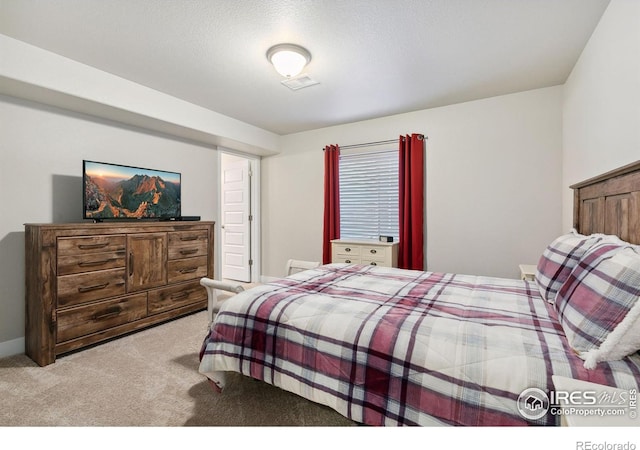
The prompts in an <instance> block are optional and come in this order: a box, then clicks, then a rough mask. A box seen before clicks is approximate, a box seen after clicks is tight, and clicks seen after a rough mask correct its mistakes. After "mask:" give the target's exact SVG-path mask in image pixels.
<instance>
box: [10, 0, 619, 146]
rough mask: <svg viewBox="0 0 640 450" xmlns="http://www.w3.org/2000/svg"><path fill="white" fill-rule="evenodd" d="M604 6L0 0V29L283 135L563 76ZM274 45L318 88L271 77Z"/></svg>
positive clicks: (420, 0)
mask: <svg viewBox="0 0 640 450" xmlns="http://www.w3.org/2000/svg"><path fill="white" fill-rule="evenodd" d="M608 3H609V1H608V0H606V1H605V0H349V1H345V0H322V1H320V0H313V1H311V0H306V1H305V0H270V1H264V0H189V1H185V0H55V1H42V0H0V33H2V34H5V35H7V36H10V37H13V38H15V39H19V40H21V41H24V42H27V43H29V44H32V45H36V46H38V47H41V48H43V49H46V50H49V51H52V52H54V53H57V54H59V55H62V56H65V57H68V58H71V59H73V60H76V61H79V62H82V63H84V64H88V65H90V66H93V67H96V68H98V69H101V70H104V71H106V72H109V73H112V74H115V75H118V76H120V77H123V78H126V79H128V80H131V81H134V82H137V83H139V84H142V85H145V86H148V87H150V88H153V89H156V90H158V91H162V92H165V93H167V94H170V95H173V96H175V97H178V98H181V99H183V100H186V101H189V102H191V103H194V104H197V105H200V106H203V107H205V108H208V109H211V110H213V111H216V112H219V113H221V114H225V115H227V116H230V117H233V118H236V119H239V120H242V121H244V122H246V123H249V124H252V125H256V126H258V127H261V128H263V129H266V130H270V131H273V132H275V133H277V134H289V133H294V132H298V131H304V130H309V129H315V128H321V127H326V126H331V125H336V124H342V123H348V122H354V121H359V120H364V119H370V118H375V117H381V116H387V115H391V114H397V113H402V112H409V111H415V110H420V109H426V108H431V107H436V106H443V105H447V104H452V103H459V102H464V101H469V100H475V99H479V98H485V97H492V96H496V95H502V94H508V93H512V92H517V91H524V90H529V89H536V88H540V87H547V86H554V85H558V84H562V83H564V81H565V80H566V78H567V76H568V75H569V73H570V72H571V69H572V68H573V66H574V64H575V62H576V61H577V59H578V57H579V56H580V53H581V52H582V49H583V48H584V46H585V45H586V43H587V41H588V39H589V37H590V36H591V33H592V32H593V30H594V28H595V26H596V25H597V23H598V21H599V20H600V17H601V16H602V14H603V12H604V10H605V9H606V7H607V5H608ZM282 42H291V43H296V44H299V45H302V46H304V47H306V48H307V49H308V50H309V51H310V52H311V54H312V61H311V63H310V64H309V65H308V66H307V69H306V72H307V73H308V74H309V75H310V76H311V77H312V78H313V79H314V80H317V81H318V82H319V83H320V84H317V85H315V86H311V87H309V88H305V89H301V90H299V91H291V90H289V89H288V88H286V87H285V86H283V85H281V84H280V81H281V77H280V76H279V75H278V74H277V73H276V72H275V70H273V67H272V66H271V65H270V64H269V62H268V61H267V59H266V57H265V52H266V51H267V49H268V48H269V47H270V46H272V45H274V44H277V43H282Z"/></svg>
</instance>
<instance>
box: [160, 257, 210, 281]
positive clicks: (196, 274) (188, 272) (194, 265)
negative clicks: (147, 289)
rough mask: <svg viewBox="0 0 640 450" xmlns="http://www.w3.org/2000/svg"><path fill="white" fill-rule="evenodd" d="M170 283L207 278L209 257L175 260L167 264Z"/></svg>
mask: <svg viewBox="0 0 640 450" xmlns="http://www.w3.org/2000/svg"><path fill="white" fill-rule="evenodd" d="M167 266H168V267H167V269H168V282H169V283H176V282H178V281H188V280H193V279H196V278H202V277H206V276H207V257H206V256H198V257H197V258H185V259H174V260H172V261H169V262H168V263H167Z"/></svg>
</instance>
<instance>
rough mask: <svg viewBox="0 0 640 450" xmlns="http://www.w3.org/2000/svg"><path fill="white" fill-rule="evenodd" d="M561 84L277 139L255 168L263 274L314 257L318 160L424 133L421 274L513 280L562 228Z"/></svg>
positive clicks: (317, 250)
mask: <svg viewBox="0 0 640 450" xmlns="http://www.w3.org/2000/svg"><path fill="white" fill-rule="evenodd" d="M561 98H562V87H552V88H546V89H540V90H534V91H528V92H522V93H518V94H512V95H505V96H501V97H495V98H490V99H485V100H479V101H474V102H469V103H462V104H458V105H452V106H447V107H443V108H435V109H429V110H423V111H418V112H413V113H407V114H401V115H397V116H391V117H386V118H382V119H376V120H369V121H364V122H359V123H354V124H349V125H343V126H336V127H330V128H325V129H320V130H314V131H310V132H305V133H298V134H294V135H289V136H284V137H283V139H282V147H281V153H280V154H279V155H276V156H270V157H267V158H264V159H263V162H262V207H263V210H262V214H263V221H262V232H263V235H262V238H263V244H262V255H263V260H262V262H263V273H264V274H265V275H269V276H280V275H282V273H283V270H284V265H285V262H286V260H287V259H288V258H297V259H308V260H321V255H322V245H321V239H322V214H323V211H322V209H323V200H322V197H323V172H324V167H323V153H322V148H323V147H324V146H325V145H327V144H336V143H337V144H339V145H348V144H356V143H361V142H372V141H379V140H386V139H393V138H395V137H397V136H399V135H400V134H407V133H414V132H415V133H423V134H425V135H426V136H428V140H427V143H426V156H427V158H426V160H427V174H426V178H427V182H426V189H427V195H426V198H427V221H426V222H427V223H426V228H427V229H426V232H427V239H426V247H427V248H426V255H427V266H428V267H427V269H428V270H433V271H446V272H457V273H473V274H480V275H490V276H503V277H514V278H515V277H517V276H518V273H519V272H518V264H519V263H533V264H535V263H536V262H537V260H538V258H539V256H540V254H541V253H542V251H543V250H544V248H545V246H546V245H547V244H548V243H549V242H550V241H551V240H552V239H553V238H555V237H557V235H558V234H559V233H560V231H561V208H562V203H561V198H560V196H559V192H561V158H562V156H561V145H562V129H561V127H562V120H561V115H562V111H561Z"/></svg>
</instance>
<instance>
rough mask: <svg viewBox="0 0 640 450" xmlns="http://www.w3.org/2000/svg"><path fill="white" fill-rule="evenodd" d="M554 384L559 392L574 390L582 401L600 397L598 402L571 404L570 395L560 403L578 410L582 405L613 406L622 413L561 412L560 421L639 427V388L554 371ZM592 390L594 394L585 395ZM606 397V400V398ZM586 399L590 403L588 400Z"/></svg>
mask: <svg viewBox="0 0 640 450" xmlns="http://www.w3.org/2000/svg"><path fill="white" fill-rule="evenodd" d="M551 378H552V379H553V384H554V386H555V391H556V392H568V393H569V394H571V393H574V395H575V396H576V402H578V403H580V399H581V398H586V399H587V400H590V399H592V398H593V397H594V396H595V398H596V399H597V405H594V406H593V407H590V406H588V405H582V406H580V405H577V406H576V404H571V401H569V400H568V399H567V398H564V397H563V398H562V399H560V402H559V403H560V405H559V406H560V407H562V408H565V409H566V410H567V411H569V412H571V408H575V409H576V410H578V409H579V408H591V409H594V410H595V409H598V408H602V409H609V410H616V412H617V411H620V413H621V414H620V415H604V414H603V415H598V414H593V415H586V414H579V413H575V414H563V415H562V416H560V425H562V426H563V427H637V426H640V420H639V419H638V418H637V413H638V410H637V408H638V407H637V406H636V405H637V403H636V402H637V400H636V396H637V392H632V391H629V390H624V389H617V388H614V387H611V386H604V385H601V384H596V383H589V382H587V381H581V380H575V379H573V378H567V377H561V376H558V375H553V376H552V377H551ZM585 392H588V393H589V395H590V397H584V393H585ZM603 399H604V400H603ZM584 403H589V402H588V401H586V402H584Z"/></svg>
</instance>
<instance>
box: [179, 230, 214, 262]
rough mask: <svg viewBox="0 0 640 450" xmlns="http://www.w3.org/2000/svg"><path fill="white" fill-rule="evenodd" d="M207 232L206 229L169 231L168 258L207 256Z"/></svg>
mask: <svg viewBox="0 0 640 450" xmlns="http://www.w3.org/2000/svg"><path fill="white" fill-rule="evenodd" d="M208 246H209V234H208V233H207V231H206V230H196V231H176V232H173V233H169V259H182V258H189V257H193V256H207V248H208Z"/></svg>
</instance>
